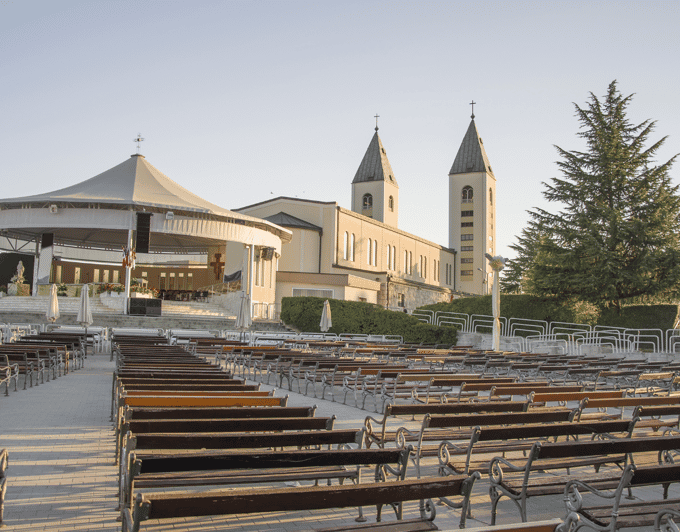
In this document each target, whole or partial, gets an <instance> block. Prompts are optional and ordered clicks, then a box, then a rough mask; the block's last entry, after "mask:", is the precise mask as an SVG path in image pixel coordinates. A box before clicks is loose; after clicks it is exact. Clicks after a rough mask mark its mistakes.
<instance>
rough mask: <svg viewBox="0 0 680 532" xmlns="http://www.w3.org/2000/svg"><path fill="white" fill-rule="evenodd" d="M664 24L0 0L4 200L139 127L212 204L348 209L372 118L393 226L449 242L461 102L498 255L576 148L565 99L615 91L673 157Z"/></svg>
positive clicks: (613, 16) (56, 183) (673, 99)
mask: <svg viewBox="0 0 680 532" xmlns="http://www.w3.org/2000/svg"><path fill="white" fill-rule="evenodd" d="M678 28H680V3H679V2H677V1H672V2H654V1H646V2H454V1H448V2H434V1H432V2H427V1H418V2H398V1H370V0H361V1H356V2H354V1H351V2H350V1H334V2H330V1H315V2H311V1H292V0H279V1H251V2H246V1H202V0H192V1H188V0H187V1H172V0H165V1H160V0H156V1H153V0H136V1H106V0H97V1H60V0H50V1H38V0H14V1H12V0H0V117H2V122H1V123H2V126H1V127H0V154H1V155H2V161H3V165H2V169H1V170H0V172H2V184H3V186H2V193H1V195H2V197H13V196H22V195H26V194H32V193H41V192H47V191H49V190H54V189H57V188H61V187H63V186H68V185H71V184H74V183H77V182H79V181H82V180H85V179H88V178H90V177H92V176H94V175H96V174H99V173H101V172H103V171H105V170H107V169H108V168H111V167H113V166H115V165H117V164H119V163H120V162H122V161H123V160H125V159H127V158H128V157H129V156H130V154H132V153H134V151H135V146H134V143H133V142H132V139H133V138H134V137H135V136H136V134H137V133H138V132H140V133H141V134H142V136H143V137H145V138H146V141H145V142H144V143H143V146H142V153H143V154H144V155H145V156H146V157H147V159H148V160H149V162H151V164H153V165H154V166H156V167H157V168H158V169H159V170H161V171H162V172H164V173H165V174H166V175H168V176H169V177H170V178H171V179H173V180H175V181H176V182H178V183H179V184H181V185H182V186H184V187H186V188H188V189H189V190H191V191H192V192H194V193H196V194H199V195H201V196H203V197H205V198H206V199H208V200H210V201H212V202H214V203H217V204H219V205H221V206H223V207H226V208H237V207H241V206H245V205H248V204H251V203H256V202H259V201H263V200H265V199H268V198H271V197H273V196H272V193H273V195H274V196H279V195H289V196H299V197H301V198H308V199H315V200H321V201H338V202H339V204H340V205H341V206H344V207H347V208H349V207H350V190H351V189H350V183H351V181H352V178H353V177H354V173H355V172H356V170H357V167H358V166H359V163H360V162H361V158H362V157H363V155H364V152H365V150H366V148H367V146H368V143H369V141H370V139H371V136H372V135H373V127H374V125H375V124H374V119H373V115H374V114H376V112H377V113H378V114H379V115H380V116H381V118H380V136H381V138H382V140H383V144H384V145H385V148H386V150H387V153H388V157H389V159H390V162H391V164H392V168H393V170H394V173H395V177H396V179H397V181H398V183H399V187H400V221H399V223H400V228H402V229H404V230H406V231H409V232H411V233H414V234H416V235H419V236H422V237H424V238H427V239H430V240H432V241H434V242H437V243H439V244H443V245H448V226H447V224H448V214H447V213H448V171H449V169H450V167H451V164H452V162H453V159H454V157H455V155H456V151H457V150H458V147H459V145H460V142H461V140H462V138H463V135H464V133H465V131H466V129H467V127H468V124H469V120H470V105H469V102H470V100H472V99H474V100H475V101H476V102H477V105H476V106H475V115H476V123H477V127H478V129H479V131H480V134H481V136H482V137H483V139H484V145H485V147H486V150H487V154H488V156H489V159H490V162H491V165H492V166H493V169H494V172H495V175H496V178H497V180H498V182H497V206H498V215H497V216H498V224H497V240H498V251H499V252H500V253H501V254H503V255H506V256H512V252H511V251H510V250H508V249H507V248H506V246H507V245H509V244H511V243H513V242H514V241H515V236H516V235H517V234H519V232H520V231H521V229H522V228H523V227H524V225H525V223H526V220H527V214H526V210H527V209H530V208H532V207H535V206H538V205H540V206H545V204H544V202H543V200H542V196H541V191H542V190H543V186H542V184H541V183H542V182H543V181H547V180H549V179H550V178H551V177H554V176H556V175H557V169H556V165H555V161H556V160H557V154H556V151H555V149H554V147H553V145H554V144H557V145H559V146H561V147H563V148H565V149H578V148H580V147H581V145H580V142H579V140H578V139H577V137H576V132H577V131H578V123H577V122H576V119H575V117H574V108H573V104H572V102H576V103H578V104H580V105H584V104H585V102H586V100H587V98H588V95H589V92H590V91H593V92H594V93H595V94H597V95H598V96H601V95H603V94H604V93H605V90H606V88H607V85H608V84H609V83H610V82H611V81H612V80H613V79H617V80H618V81H619V87H620V90H621V91H622V92H623V93H624V94H629V93H636V96H635V98H634V100H633V103H632V106H631V109H630V117H631V119H632V120H634V121H642V120H644V119H646V118H652V119H655V120H657V129H656V131H655V133H654V135H653V139H654V140H656V139H658V138H659V137H661V136H665V135H668V136H669V139H668V141H667V144H666V146H665V147H664V149H663V151H662V152H661V153H660V154H659V160H666V159H668V158H669V157H671V156H672V155H673V154H675V153H678V152H680V109H679V106H678V90H679V87H680V69H679V68H678V64H679V56H680V54H679V52H680V37H679V36H678V35H679V34H678ZM672 175H673V178H674V182H675V183H676V184H677V183H680V167H678V166H676V168H675V169H674V170H673V171H672ZM549 208H551V209H555V208H556V207H549Z"/></svg>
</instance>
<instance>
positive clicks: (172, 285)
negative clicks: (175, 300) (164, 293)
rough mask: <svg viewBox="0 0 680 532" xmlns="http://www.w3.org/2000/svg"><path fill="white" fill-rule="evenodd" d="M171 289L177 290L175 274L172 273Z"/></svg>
mask: <svg viewBox="0 0 680 532" xmlns="http://www.w3.org/2000/svg"><path fill="white" fill-rule="evenodd" d="M169 288H170V290H175V274H174V273H171V274H170V286H169Z"/></svg>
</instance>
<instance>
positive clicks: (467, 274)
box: [460, 270, 472, 277]
mask: <svg viewBox="0 0 680 532" xmlns="http://www.w3.org/2000/svg"><path fill="white" fill-rule="evenodd" d="M460 276H461V277H472V270H460Z"/></svg>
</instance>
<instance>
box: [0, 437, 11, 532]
mask: <svg viewBox="0 0 680 532" xmlns="http://www.w3.org/2000/svg"><path fill="white" fill-rule="evenodd" d="M8 464H9V453H8V452H7V449H0V526H2V517H3V513H4V510H5V492H6V491H7V474H6V471H7V465H8Z"/></svg>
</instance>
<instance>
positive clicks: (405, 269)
mask: <svg viewBox="0 0 680 532" xmlns="http://www.w3.org/2000/svg"><path fill="white" fill-rule="evenodd" d="M404 273H408V251H404Z"/></svg>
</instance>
